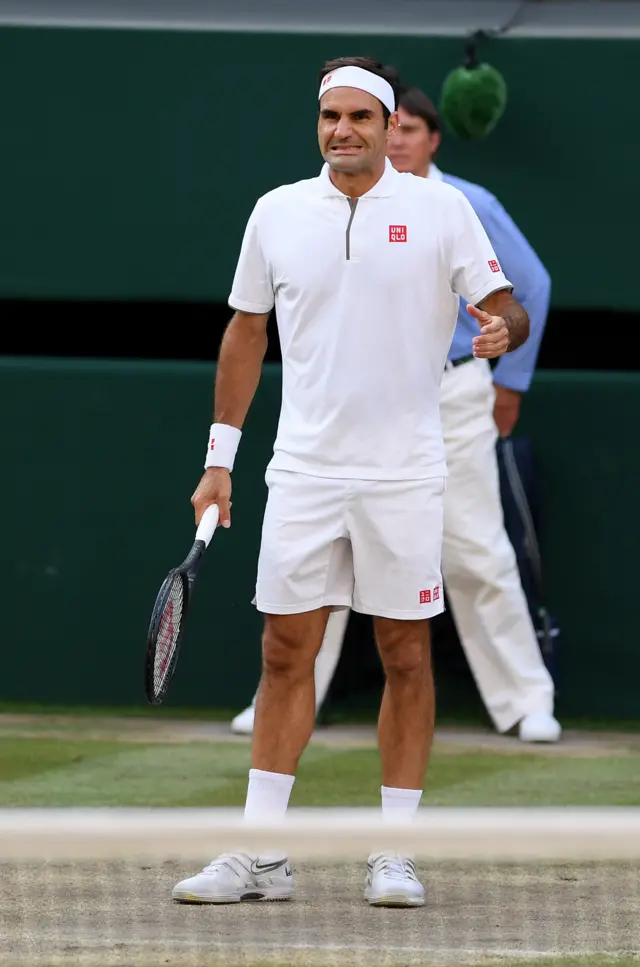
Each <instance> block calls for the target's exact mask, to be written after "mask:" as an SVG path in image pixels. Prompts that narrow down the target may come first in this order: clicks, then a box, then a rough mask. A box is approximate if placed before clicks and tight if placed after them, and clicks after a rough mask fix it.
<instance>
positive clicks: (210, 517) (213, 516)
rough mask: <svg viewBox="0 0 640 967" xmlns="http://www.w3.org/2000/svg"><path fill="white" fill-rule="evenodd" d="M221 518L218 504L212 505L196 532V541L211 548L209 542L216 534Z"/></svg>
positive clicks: (206, 511)
mask: <svg viewBox="0 0 640 967" xmlns="http://www.w3.org/2000/svg"><path fill="white" fill-rule="evenodd" d="M219 516H220V510H219V509H218V505H217V504H210V505H209V507H207V509H206V510H205V512H204V514H203V515H202V519H201V521H200V523H199V524H198V529H197V531H196V540H197V541H204V545H205V547H208V546H209V542H210V540H211V538H212V537H213V535H214V533H215V529H216V527H217V526H218V517H219Z"/></svg>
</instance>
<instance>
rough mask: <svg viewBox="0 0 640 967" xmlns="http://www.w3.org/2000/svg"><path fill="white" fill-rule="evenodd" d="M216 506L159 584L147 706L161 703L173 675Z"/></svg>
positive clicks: (150, 647)
mask: <svg viewBox="0 0 640 967" xmlns="http://www.w3.org/2000/svg"><path fill="white" fill-rule="evenodd" d="M218 515H219V511H218V506H217V504H212V505H211V506H210V507H207V509H206V510H205V512H204V514H203V515H202V519H201V521H200V524H199V525H198V529H197V530H196V536H195V540H194V542H193V547H192V548H191V550H190V551H189V553H188V554H187V556H186V557H185V559H184V561H183V562H182V564H181V565H180V566H179V567H175V568H172V570H171V571H169V573H168V574H167V576H166V578H165V579H164V581H163V582H162V586H161V587H160V590H159V591H158V596H157V598H156V603H155V605H154V607H153V612H152V614H151V621H150V622H149V631H148V632H147V660H146V666H145V692H146V696H147V701H148V702H149V704H150V705H160V703H161V702H163V701H164V699H165V697H166V694H167V691H168V689H169V685H170V684H171V679H172V678H173V673H174V672H175V670H176V663H177V661H178V652H179V650H180V645H181V643H182V638H183V636H184V629H185V624H186V620H187V614H188V611H189V604H190V601H191V596H192V594H193V585H194V582H195V579H196V576H197V574H198V569H199V568H200V564H201V562H202V558H203V556H204V552H205V551H206V549H207V547H208V546H209V543H210V541H211V538H212V537H213V535H214V533H215V529H216V527H217V526H218Z"/></svg>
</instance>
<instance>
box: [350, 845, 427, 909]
mask: <svg viewBox="0 0 640 967" xmlns="http://www.w3.org/2000/svg"><path fill="white" fill-rule="evenodd" d="M364 898H365V900H368V901H369V903H370V904H371V906H374V907H422V906H424V887H423V885H422V883H421V882H420V880H419V879H418V877H417V876H416V868H415V864H414V862H413V860H412V859H410V858H409V857H408V856H400V855H399V854H397V853H377V854H373V855H371V856H370V857H369V860H368V863H367V879H366V883H365V890H364Z"/></svg>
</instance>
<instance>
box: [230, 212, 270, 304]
mask: <svg viewBox="0 0 640 967" xmlns="http://www.w3.org/2000/svg"><path fill="white" fill-rule="evenodd" d="M263 211H264V209H263V207H262V205H261V202H260V200H258V202H257V204H256V206H255V208H254V209H253V211H252V213H251V215H250V217H249V221H248V222H247V227H246V228H245V231H244V237H243V239H242V246H241V248H240V256H239V258H238V264H237V265H236V271H235V275H234V277H233V285H232V286H231V295H230V296H229V305H230V306H231V308H232V309H237V310H239V311H240V312H255V313H265V312H271V310H272V309H273V306H274V301H275V298H274V291H273V281H272V273H271V269H270V266H269V262H268V260H267V258H266V256H265V253H264V248H263V245H262V240H261V237H260V235H261V232H260V228H261V222H262V221H263Z"/></svg>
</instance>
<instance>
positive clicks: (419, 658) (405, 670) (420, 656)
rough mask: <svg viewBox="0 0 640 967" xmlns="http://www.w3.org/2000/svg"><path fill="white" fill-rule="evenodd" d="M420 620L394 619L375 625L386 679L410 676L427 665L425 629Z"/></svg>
mask: <svg viewBox="0 0 640 967" xmlns="http://www.w3.org/2000/svg"><path fill="white" fill-rule="evenodd" d="M425 625H426V623H423V622H402V621H396V622H393V624H391V625H389V626H387V627H383V628H378V632H377V638H378V650H379V652H380V658H381V660H382V665H383V667H384V671H385V674H386V676H387V678H389V677H403V678H406V677H410V676H412V675H416V674H419V673H421V672H422V671H423V670H424V668H425V665H429V663H430V661H431V658H430V650H429V636H428V630H427V627H426V626H425Z"/></svg>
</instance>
